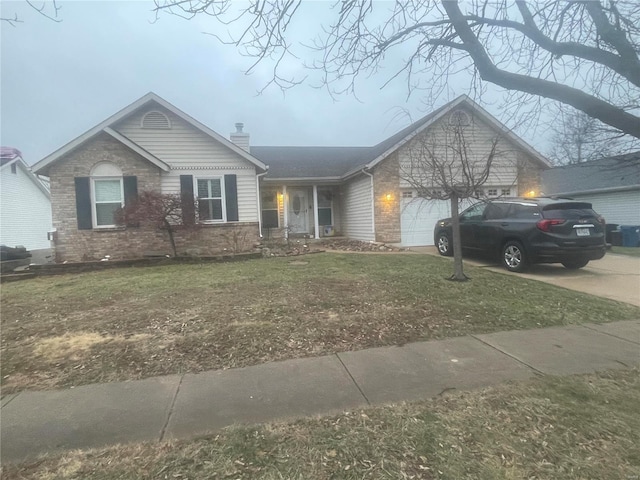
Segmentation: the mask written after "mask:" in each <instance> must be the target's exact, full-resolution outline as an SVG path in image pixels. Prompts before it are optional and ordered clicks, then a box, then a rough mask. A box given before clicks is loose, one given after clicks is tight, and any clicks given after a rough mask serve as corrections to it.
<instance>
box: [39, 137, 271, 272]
mask: <svg viewBox="0 0 640 480" xmlns="http://www.w3.org/2000/svg"><path fill="white" fill-rule="evenodd" d="M103 161H108V162H112V163H114V164H116V165H118V167H120V169H121V170H122V174H123V175H125V176H127V175H135V176H136V177H137V180H138V192H141V191H143V190H156V191H158V190H160V175H161V170H160V169H159V168H157V167H156V166H155V165H152V164H151V163H149V161H147V160H146V159H144V158H142V157H141V156H139V155H138V154H137V153H135V152H133V151H131V150H130V149H128V148H127V147H126V146H124V145H123V144H121V143H120V142H118V141H117V140H115V139H114V138H112V137H111V136H110V135H108V134H106V133H104V134H101V135H98V136H97V137H96V138H95V139H94V140H92V141H90V142H87V143H86V144H84V145H83V146H81V147H80V148H78V149H76V150H74V151H72V152H71V153H69V154H68V155H67V156H66V158H63V159H60V160H59V161H58V162H56V163H55V164H54V165H53V166H52V167H51V168H50V169H49V172H48V174H49V177H50V182H51V205H52V210H53V226H54V228H56V229H57V233H56V238H55V242H54V245H55V256H56V262H64V261H69V262H79V261H88V260H99V259H101V258H103V257H104V256H105V255H110V256H111V257H112V258H113V259H130V258H139V257H142V256H143V255H145V254H146V253H149V252H153V253H166V254H170V253H171V245H170V243H169V237H168V234H167V232H165V231H162V230H158V229H156V228H155V227H153V226H141V227H128V228H114V229H93V230H78V223H77V216H76V196H75V183H74V178H75V177H88V176H89V175H90V172H91V169H92V168H93V167H94V165H96V164H97V163H99V162H103ZM258 238H259V234H258V224H257V223H228V224H222V225H203V226H201V227H199V228H196V229H193V230H186V231H185V230H180V229H179V230H178V231H177V232H176V247H177V249H178V253H179V254H185V253H186V254H194V255H215V254H219V253H235V252H240V251H247V250H250V249H252V248H253V245H254V244H255V242H256V241H257V240H258Z"/></svg>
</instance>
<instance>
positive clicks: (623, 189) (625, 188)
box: [545, 184, 640, 196]
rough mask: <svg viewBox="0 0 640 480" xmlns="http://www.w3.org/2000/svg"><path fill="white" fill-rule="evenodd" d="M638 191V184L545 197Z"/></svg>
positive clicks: (639, 185)
mask: <svg viewBox="0 0 640 480" xmlns="http://www.w3.org/2000/svg"><path fill="white" fill-rule="evenodd" d="M636 189H640V184H636V185H626V186H623V187H608V188H593V189H591V190H575V191H573V192H558V193H546V192H545V195H549V196H558V195H586V194H590V193H613V192H624V191H627V190H636Z"/></svg>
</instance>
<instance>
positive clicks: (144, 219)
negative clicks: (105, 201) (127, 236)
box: [117, 191, 196, 257]
mask: <svg viewBox="0 0 640 480" xmlns="http://www.w3.org/2000/svg"><path fill="white" fill-rule="evenodd" d="M194 211H196V206H195V200H189V201H187V200H186V199H185V198H184V197H182V196H180V195H172V194H168V193H160V192H155V191H143V192H141V193H140V194H139V195H138V198H137V199H136V201H135V202H133V203H131V204H130V205H126V206H125V207H124V208H122V209H121V210H120V211H119V213H118V215H117V217H118V218H117V221H118V223H119V224H120V225H145V224H146V225H155V226H156V227H157V228H160V229H162V230H166V231H167V233H168V234H169V241H170V242H171V249H172V251H173V256H174V257H177V256H178V251H177V248H176V240H175V232H176V230H177V229H181V230H183V229H185V228H189V229H191V228H194V227H195V225H196V223H195V222H194V221H193V219H192V217H193V215H191V216H190V215H189V213H191V214H193V212H194ZM183 213H185V214H183Z"/></svg>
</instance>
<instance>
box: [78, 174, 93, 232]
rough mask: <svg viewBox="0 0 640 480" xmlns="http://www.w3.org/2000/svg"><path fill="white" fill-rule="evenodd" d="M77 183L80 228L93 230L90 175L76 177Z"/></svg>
mask: <svg viewBox="0 0 640 480" xmlns="http://www.w3.org/2000/svg"><path fill="white" fill-rule="evenodd" d="M74 181H75V184H76V216H77V218H78V230H91V229H92V228H93V224H92V222H91V189H90V187H89V177H75V178H74Z"/></svg>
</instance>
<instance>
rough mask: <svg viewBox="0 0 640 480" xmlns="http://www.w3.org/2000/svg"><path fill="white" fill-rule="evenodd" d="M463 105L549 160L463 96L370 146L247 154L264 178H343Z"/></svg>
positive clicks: (535, 155) (256, 149) (542, 159)
mask: <svg viewBox="0 0 640 480" xmlns="http://www.w3.org/2000/svg"><path fill="white" fill-rule="evenodd" d="M462 105H464V106H465V107H466V108H467V109H469V110H471V111H472V112H473V113H474V114H477V115H478V116H479V117H480V118H481V119H482V120H484V121H485V122H487V123H488V124H489V125H490V126H492V127H493V128H495V129H496V130H498V131H500V132H502V133H503V135H505V137H506V138H507V139H509V140H511V141H512V142H513V143H514V144H515V145H516V146H518V147H520V148H521V149H522V150H524V151H525V152H527V153H528V154H529V155H530V156H531V157H532V158H533V159H534V160H535V161H537V162H538V163H539V164H540V165H541V166H543V167H545V168H550V167H551V164H550V163H549V161H548V160H547V159H546V158H545V157H544V156H543V155H541V154H540V153H539V152H538V151H536V150H535V149H534V148H533V147H532V146H531V145H529V144H528V143H527V142H525V141H524V140H522V139H521V138H520V137H519V136H517V135H516V134H515V133H513V132H512V131H511V130H509V129H508V128H507V127H506V126H505V125H504V124H502V123H501V122H500V121H498V120H497V119H496V118H495V117H494V116H492V115H491V114H490V113H489V112H487V111H486V110H485V109H483V108H482V107H481V106H480V105H478V104H477V103H476V102H474V101H473V100H471V98H469V97H468V96H467V95H461V96H459V97H457V98H456V99H455V100H453V101H451V102H449V103H447V104H445V105H443V106H441V107H440V108H437V109H436V110H434V111H433V112H431V113H429V114H428V115H425V116H424V117H422V118H421V119H419V120H417V121H416V122H413V123H412V124H411V125H409V126H407V127H405V128H403V129H402V130H400V131H399V132H397V133H396V134H394V135H392V136H390V137H389V138H387V139H385V140H383V141H382V142H380V143H378V144H377V145H374V146H372V147H285V146H282V147H263V146H257V147H251V153H252V154H253V155H255V156H256V157H258V158H259V159H260V160H262V161H263V162H265V163H267V164H268V165H269V173H268V174H267V176H266V177H265V179H266V180H276V179H277V180H302V179H309V180H310V179H318V178H322V179H325V180H326V179H334V178H335V179H337V180H344V179H346V178H348V177H350V176H352V175H355V174H357V173H359V172H360V171H362V170H363V169H365V170H369V169H371V168H373V167H375V166H376V165H377V164H378V163H380V162H381V161H383V160H384V159H385V158H387V157H388V156H389V155H391V154H392V153H393V152H395V151H397V150H398V149H400V148H401V147H402V146H403V145H405V144H406V143H407V142H409V141H410V140H411V139H412V138H414V137H415V136H416V135H418V134H420V133H421V132H423V131H424V130H426V129H427V128H429V127H430V126H431V125H433V124H434V123H435V122H437V121H438V120H440V119H441V118H443V117H444V116H445V115H447V114H448V113H449V112H451V111H452V110H454V109H455V108H458V107H460V106H462Z"/></svg>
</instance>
